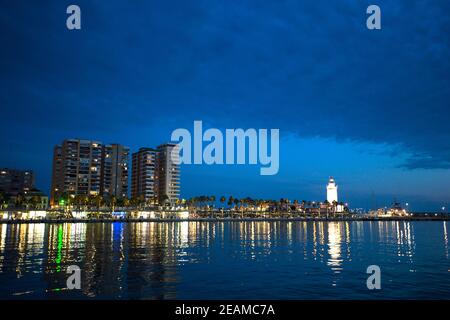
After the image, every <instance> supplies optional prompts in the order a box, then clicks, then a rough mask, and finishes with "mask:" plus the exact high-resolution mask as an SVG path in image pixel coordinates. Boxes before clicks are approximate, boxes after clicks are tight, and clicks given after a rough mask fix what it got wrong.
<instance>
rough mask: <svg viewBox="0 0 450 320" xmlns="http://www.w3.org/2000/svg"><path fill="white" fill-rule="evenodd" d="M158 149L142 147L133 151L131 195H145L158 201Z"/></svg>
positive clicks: (145, 197)
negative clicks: (156, 183)
mask: <svg viewBox="0 0 450 320" xmlns="http://www.w3.org/2000/svg"><path fill="white" fill-rule="evenodd" d="M156 154H157V151H156V150H155V149H152V148H140V149H139V151H138V152H135V153H133V156H132V158H133V160H132V174H131V197H132V198H138V197H141V196H142V197H143V198H144V200H145V201H146V202H147V201H153V202H156V200H157V198H156V192H155V191H156V188H155V169H156Z"/></svg>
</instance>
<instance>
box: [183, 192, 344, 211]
mask: <svg viewBox="0 0 450 320" xmlns="http://www.w3.org/2000/svg"><path fill="white" fill-rule="evenodd" d="M219 201H220V204H221V209H225V208H226V205H227V207H228V209H241V210H245V209H256V210H257V211H262V210H263V208H269V209H270V210H271V211H292V210H298V209H305V208H323V207H325V208H329V209H333V208H336V207H337V205H342V206H344V203H343V202H339V203H338V202H336V201H333V203H329V202H328V201H327V200H325V201H323V202H316V201H306V200H302V201H298V200H293V201H292V202H291V201H290V200H288V199H285V198H281V199H280V200H270V199H252V198H251V197H245V198H241V199H239V198H235V197H233V196H229V197H226V196H221V197H219ZM215 203H216V196H205V195H203V196H197V197H193V198H191V199H188V200H187V201H186V205H187V206H189V207H195V208H198V209H204V210H211V209H213V208H214V207H215Z"/></svg>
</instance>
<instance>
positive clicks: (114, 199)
mask: <svg viewBox="0 0 450 320" xmlns="http://www.w3.org/2000/svg"><path fill="white" fill-rule="evenodd" d="M109 203H110V205H111V214H112V213H113V212H114V211H115V210H116V204H117V197H116V196H115V195H111V196H110V197H109Z"/></svg>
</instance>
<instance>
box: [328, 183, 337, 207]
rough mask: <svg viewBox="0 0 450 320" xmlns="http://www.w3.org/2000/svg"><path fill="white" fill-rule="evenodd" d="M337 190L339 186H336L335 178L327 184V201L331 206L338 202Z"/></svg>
mask: <svg viewBox="0 0 450 320" xmlns="http://www.w3.org/2000/svg"><path fill="white" fill-rule="evenodd" d="M337 189H338V186H337V185H336V182H335V181H334V179H333V177H330V180H328V184H327V200H328V202H329V203H330V204H333V202H334V201H336V202H337V201H338V195H337Z"/></svg>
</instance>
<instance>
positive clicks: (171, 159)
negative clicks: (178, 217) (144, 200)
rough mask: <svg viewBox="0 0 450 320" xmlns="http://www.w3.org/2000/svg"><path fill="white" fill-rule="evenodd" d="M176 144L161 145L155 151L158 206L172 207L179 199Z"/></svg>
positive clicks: (178, 170) (178, 168)
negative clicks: (169, 205) (166, 204)
mask: <svg viewBox="0 0 450 320" xmlns="http://www.w3.org/2000/svg"><path fill="white" fill-rule="evenodd" d="M178 148H179V147H178V146H177V145H176V144H170V143H166V144H162V145H160V146H158V148H157V150H158V153H157V165H156V193H157V197H158V201H159V203H160V204H162V203H165V202H169V203H170V204H172V205H174V204H175V203H176V202H177V200H178V199H179V198H180V165H179V163H178V162H179V161H178V160H179V159H178V156H179V153H178Z"/></svg>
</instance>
